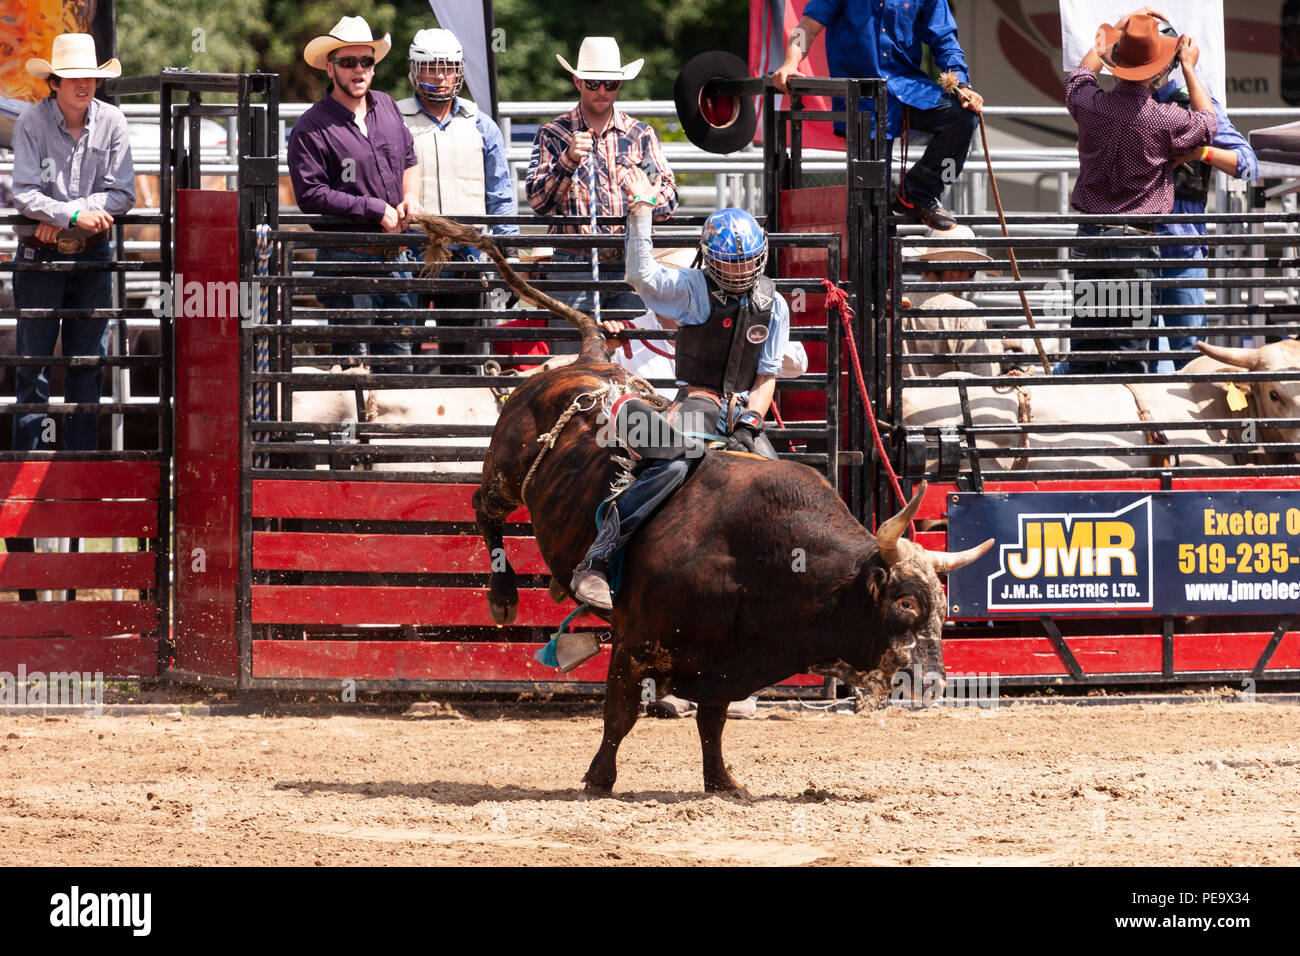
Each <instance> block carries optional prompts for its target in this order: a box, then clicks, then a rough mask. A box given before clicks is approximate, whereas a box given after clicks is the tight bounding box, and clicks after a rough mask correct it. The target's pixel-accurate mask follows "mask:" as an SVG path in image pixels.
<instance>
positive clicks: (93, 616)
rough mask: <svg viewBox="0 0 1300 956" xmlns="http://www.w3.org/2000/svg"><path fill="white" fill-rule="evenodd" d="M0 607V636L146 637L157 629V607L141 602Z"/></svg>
mask: <svg viewBox="0 0 1300 956" xmlns="http://www.w3.org/2000/svg"><path fill="white" fill-rule="evenodd" d="M0 608H3V612H2V613H0V637H62V636H65V635H66V636H74V637H105V636H108V635H114V634H149V633H152V632H153V631H154V629H155V628H157V626H158V608H157V606H156V605H154V604H149V603H147V602H144V601H15V602H10V603H6V604H3V605H0ZM155 647H156V645H155Z"/></svg>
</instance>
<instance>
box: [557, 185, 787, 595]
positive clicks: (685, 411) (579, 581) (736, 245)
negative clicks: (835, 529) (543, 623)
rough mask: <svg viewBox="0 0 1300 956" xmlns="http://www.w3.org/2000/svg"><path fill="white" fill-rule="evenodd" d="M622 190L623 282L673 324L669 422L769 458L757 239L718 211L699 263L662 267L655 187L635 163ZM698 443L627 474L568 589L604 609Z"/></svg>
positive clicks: (769, 337) (771, 384) (777, 333)
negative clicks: (634, 544)
mask: <svg viewBox="0 0 1300 956" xmlns="http://www.w3.org/2000/svg"><path fill="white" fill-rule="evenodd" d="M620 179H621V182H622V185H623V187H624V189H626V191H627V194H628V197H629V198H628V217H627V274H626V281H627V283H628V284H629V285H630V286H632V288H633V289H635V290H636V292H637V294H638V295H640V296H641V298H642V299H643V300H644V301H645V304H646V307H647V308H649V309H651V310H653V311H654V312H657V313H658V314H660V315H662V316H665V317H666V318H668V319H671V320H674V321H676V322H677V323H678V326H679V328H678V332H677V339H676V362H677V384H678V386H680V390H679V391H678V393H677V403H678V406H679V407H678V410H677V417H676V422H677V424H678V426H679V427H681V428H682V429H683V430H684V431H685V432H686V435H687V436H688V437H689V438H693V439H697V440H699V439H703V440H715V439H716V440H721V441H724V442H726V444H727V445H728V446H729V447H734V448H738V449H742V450H745V451H748V452H751V453H753V454H757V455H761V456H762V457H764V458H770V459H775V458H776V451H775V450H774V449H773V447H772V443H771V442H770V441H769V440H768V438H767V436H766V435H765V434H764V424H763V420H764V418H765V417H766V415H767V411H768V408H769V407H770V406H771V404H772V397H773V395H774V394H775V392H776V379H777V376H778V375H779V374H780V372H781V363H782V356H783V355H784V353H785V351H786V348H787V345H788V343H789V340H790V308H789V306H788V305H787V304H786V301H785V299H784V298H782V296H781V295H780V293H778V292H777V291H776V287H775V285H774V284H773V282H772V280H771V279H769V278H768V277H766V276H765V275H764V274H763V270H764V267H765V266H766V265H767V235H766V233H764V231H763V230H762V228H761V227H760V226H759V225H758V223H757V222H755V221H754V217H753V216H751V215H750V214H749V213H747V212H745V211H744V210H742V209H719V210H718V211H717V212H715V213H713V214H712V215H711V216H709V217H708V219H706V220H705V222H704V227H703V229H702V230H701V232H700V257H701V258H702V260H703V265H704V268H703V269H669V268H665V267H664V266H662V265H660V264H659V262H658V261H657V260H656V259H655V257H654V255H653V250H652V247H651V218H652V216H653V214H654V209H655V206H656V204H657V202H658V198H657V196H658V192H657V187H656V185H655V184H652V183H651V182H650V179H649V177H647V175H646V174H645V171H644V170H642V169H641V168H640V167H639V166H635V165H628V166H625V167H623V168H622V170H621V173H620ZM699 447H702V446H698V445H697V446H692V447H691V448H687V449H683V452H684V453H683V454H681V455H680V456H679V457H673V458H661V459H655V460H645V461H643V462H642V463H641V465H640V466H639V467H640V471H639V472H638V473H637V476H636V480H635V481H634V482H633V483H632V484H631V485H629V486H628V487H627V488H626V489H624V490H623V491H622V492H621V493H620V494H619V495H618V496H617V497H616V498H615V499H614V501H613V502H611V504H610V505H609V507H608V510H607V511H606V514H605V520H604V523H603V524H602V525H601V529H600V533H599V534H597V536H596V540H595V541H594V542H593V543H592V545H591V547H590V548H589V549H588V551H587V553H586V555H585V556H584V557H583V559H582V561H581V562H579V564H578V566H577V567H576V568H575V569H574V572H573V578H572V580H571V581H570V585H569V586H570V589H571V590H572V592H573V594H574V596H575V597H576V598H577V599H578V600H579V601H583V602H585V603H587V604H590V605H591V606H592V607H597V608H602V609H604V610H609V609H610V608H612V607H613V603H614V602H613V595H612V594H611V592H610V587H609V577H608V575H609V570H610V561H611V560H612V559H613V557H614V556H615V554H616V553H617V552H618V550H619V549H620V548H621V547H622V546H623V545H624V544H626V543H627V541H629V540H630V539H631V537H632V535H634V534H635V533H636V531H637V529H638V528H640V527H641V526H642V525H643V524H644V523H645V522H646V521H647V520H648V519H649V518H650V517H651V516H653V515H654V513H655V511H656V510H657V509H658V508H659V506H660V505H661V504H663V503H664V502H665V501H666V500H667V499H668V497H669V496H670V495H671V494H672V493H673V492H674V491H675V490H676V489H677V488H678V487H679V486H680V485H681V484H682V483H683V482H684V481H685V480H686V477H687V475H688V474H689V472H690V468H691V462H692V460H698V454H699V452H698V451H697V450H695V449H696V448H699Z"/></svg>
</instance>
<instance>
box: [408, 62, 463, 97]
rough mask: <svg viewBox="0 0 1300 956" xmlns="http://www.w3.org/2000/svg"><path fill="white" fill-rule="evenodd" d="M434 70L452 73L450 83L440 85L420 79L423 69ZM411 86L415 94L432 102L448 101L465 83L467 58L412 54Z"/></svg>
mask: <svg viewBox="0 0 1300 956" xmlns="http://www.w3.org/2000/svg"><path fill="white" fill-rule="evenodd" d="M426 70H428V71H432V72H437V73H452V74H453V78H452V81H451V83H450V84H449V85H447V86H438V85H435V84H433V83H429V82H427V81H426V80H422V79H420V75H421V73H422V72H423V71H426ZM409 75H410V79H411V87H412V89H414V90H415V95H416V96H418V97H419V98H420V99H422V100H425V101H427V102H430V103H447V102H450V101H451V99H452V98H453V97H454V96H456V94H458V93H459V92H460V90H461V87H462V86H464V84H465V60H464V58H463V57H456V58H452V57H447V56H428V55H425V56H416V55H414V54H412V56H411V72H410V74H409Z"/></svg>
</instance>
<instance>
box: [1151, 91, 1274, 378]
mask: <svg viewBox="0 0 1300 956" xmlns="http://www.w3.org/2000/svg"><path fill="white" fill-rule="evenodd" d="M1155 98H1156V99H1157V100H1158V101H1159V102H1161V103H1169V102H1175V103H1179V104H1181V105H1183V106H1188V104H1189V101H1188V96H1187V92H1186V90H1185V89H1182V88H1180V87H1179V86H1178V84H1177V83H1175V82H1173V81H1170V82H1169V83H1166V84H1165V85H1164V86H1163V87H1161V89H1160V91H1159V92H1157V93H1156V95H1155ZM1210 102H1211V103H1213V104H1214V112H1215V114H1216V115H1217V116H1218V118H1219V129H1218V132H1216V133H1215V134H1214V142H1213V144H1212V145H1210V146H1207V147H1205V149H1204V150H1201V151H1198V153H1197V154H1196V155H1195V156H1190V157H1188V156H1184V157H1181V159H1182V160H1183V162H1181V163H1180V164H1179V165H1178V166H1177V167H1176V168H1175V170H1174V209H1173V211H1174V214H1175V215H1182V214H1188V215H1204V214H1205V203H1206V200H1207V199H1208V194H1209V187H1210V175H1211V170H1212V169H1219V170H1222V171H1223V172H1225V173H1227V174H1228V175H1229V176H1235V177H1237V178H1238V179H1244V180H1246V181H1247V182H1254V181H1255V180H1256V179H1258V178H1259V162H1258V160H1257V159H1256V157H1255V151H1254V150H1253V149H1251V148H1250V143H1249V142H1247V140H1246V137H1245V136H1243V135H1242V134H1241V133H1240V132H1238V131H1237V128H1236V127H1235V126H1233V125H1232V121H1231V120H1229V119H1228V114H1227V112H1226V111H1225V110H1224V108H1223V107H1222V106H1221V105H1220V104H1219V101H1218V100H1216V99H1215V98H1214V97H1213V96H1210ZM1189 108H1190V107H1189ZM1202 154H1203V155H1202ZM1156 233H1157V234H1158V235H1165V236H1203V235H1205V234H1206V228H1205V223H1203V222H1196V223H1189V222H1177V223H1174V222H1166V223H1161V224H1160V225H1159V226H1158V227H1157V228H1156ZM1209 254H1210V250H1209V247H1208V246H1199V245H1198V246H1161V247H1160V257H1161V258H1162V259H1204V258H1205V257H1206V256H1208V255H1209ZM1160 276H1161V278H1164V279H1183V280H1185V281H1184V284H1180V285H1179V286H1177V287H1176V288H1167V289H1161V290H1159V300H1160V306H1161V310H1160V316H1161V324H1162V325H1165V326H1171V327H1181V328H1189V329H1190V328H1202V327H1204V325H1205V313H1204V312H1192V313H1187V314H1182V315H1170V314H1169V313H1168V312H1167V310H1166V308H1165V307H1167V306H1175V305H1176V306H1201V307H1204V305H1205V279H1206V272H1205V267H1204V266H1190V267H1184V268H1178V269H1162V270H1161V271H1160ZM1196 339H1197V336H1195V335H1188V334H1184V335H1170V336H1169V337H1168V338H1167V339H1166V338H1161V339H1160V341H1159V344H1158V346H1157V347H1158V348H1159V349H1160V350H1161V351H1165V350H1174V351H1186V352H1188V353H1189V354H1188V355H1187V357H1186V358H1182V359H1161V360H1160V361H1158V362H1156V363H1155V370H1156V371H1157V372H1160V373H1170V372H1174V371H1176V370H1177V369H1180V368H1182V367H1183V366H1184V365H1186V364H1187V363H1188V362H1189V361H1191V360H1192V359H1194V358H1195V357H1196V356H1197V355H1199V354H1200V353H1199V352H1196V351H1195V348H1196Z"/></svg>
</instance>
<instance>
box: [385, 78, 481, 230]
mask: <svg viewBox="0 0 1300 956" xmlns="http://www.w3.org/2000/svg"><path fill="white" fill-rule="evenodd" d="M397 109H398V110H399V111H400V112H401V114H402V119H403V120H404V121H405V122H406V127H407V129H409V130H410V131H411V136H412V137H414V139H415V160H416V162H417V163H418V164H419V170H420V204H421V205H422V206H424V209H425V211H426V212H430V213H434V214H436V215H440V216H481V215H484V214H485V213H486V212H487V186H486V183H485V180H484V175H483V137H482V135H481V134H480V133H479V131H478V126H477V124H476V121H475V116H476V114H477V113H478V107H476V106H475V105H474V104H473V103H471V102H469V101H468V100H457V101H456V110H455V112H453V113H452V114H451V121H450V122H449V123H448V124H447V128H446V129H439V128H438V124H437V123H435V122H434V121H433V120H432V119H431V118H430V117H429V116H428V114H426V113H425V112H424V110H422V109H420V107H419V104H418V103H416V101H415V97H408V98H407V99H404V100H400V101H399V102H398V104H397Z"/></svg>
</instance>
